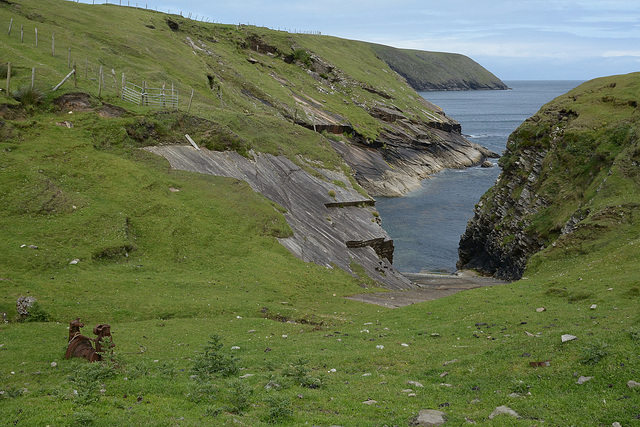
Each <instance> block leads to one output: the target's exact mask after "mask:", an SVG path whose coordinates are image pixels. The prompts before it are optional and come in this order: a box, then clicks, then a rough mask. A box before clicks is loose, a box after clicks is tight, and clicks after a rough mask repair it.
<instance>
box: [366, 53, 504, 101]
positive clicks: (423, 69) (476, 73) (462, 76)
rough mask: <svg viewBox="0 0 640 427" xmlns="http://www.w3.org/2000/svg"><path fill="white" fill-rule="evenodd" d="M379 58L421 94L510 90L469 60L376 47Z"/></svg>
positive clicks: (464, 57)
mask: <svg viewBox="0 0 640 427" xmlns="http://www.w3.org/2000/svg"><path fill="white" fill-rule="evenodd" d="M373 50H374V51H375V52H376V54H377V55H378V56H379V57H380V58H381V59H382V60H383V61H385V62H386V63H387V64H389V66H390V67H391V69H393V70H394V71H396V72H397V73H398V74H400V75H401V76H402V77H404V78H405V79H406V80H407V82H408V83H409V84H410V85H411V87H413V88H414V89H416V90H418V91H429V90H481V89H485V90H496V89H502V90H504V89H508V88H507V85H505V84H504V83H503V82H502V81H500V79H498V78H497V77H496V76H495V75H493V74H492V73H491V72H490V71H488V70H486V69H485V68H483V67H482V66H481V65H480V64H478V63H477V62H475V61H474V60H472V59H471V58H469V57H466V56H464V55H459V54H453V53H442V52H425V51H420V50H410V49H396V48H393V47H389V46H384V45H373Z"/></svg>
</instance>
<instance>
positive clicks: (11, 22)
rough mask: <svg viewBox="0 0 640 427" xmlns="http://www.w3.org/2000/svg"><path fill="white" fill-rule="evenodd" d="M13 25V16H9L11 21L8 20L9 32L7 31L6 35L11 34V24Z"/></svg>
mask: <svg viewBox="0 0 640 427" xmlns="http://www.w3.org/2000/svg"><path fill="white" fill-rule="evenodd" d="M12 25H13V18H11V21H9V32H8V33H7V35H8V36H10V35H11V26H12Z"/></svg>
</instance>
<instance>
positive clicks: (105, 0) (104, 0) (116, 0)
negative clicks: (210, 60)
mask: <svg viewBox="0 0 640 427" xmlns="http://www.w3.org/2000/svg"><path fill="white" fill-rule="evenodd" d="M67 1H70V2H72V3H73V2H75V3H80V1H79V0H67ZM125 1H126V4H124V3H125ZM125 1H123V0H99V1H98V2H96V0H92V3H91V4H92V5H96V4H98V5H100V4H110V5H114V6H123V7H135V8H136V9H144V10H152V11H154V10H155V11H156V12H161V13H167V14H169V15H171V9H169V8H167V11H166V12H165V11H163V10H158V7H157V6H156V7H155V9H153V7H152V8H151V9H149V3H144V8H143V7H142V4H143V3H140V6H138V2H133V1H131V0H125ZM83 3H85V2H83ZM133 3H135V6H134V5H133ZM86 4H88V2H87V3H86ZM174 15H179V16H181V17H183V18H186V19H190V20H192V21H197V22H206V23H212V24H222V22H216V21H215V20H211V18H209V17H206V16H204V15H198V14H196V15H195V17H194V15H193V13H191V12H189V13H188V14H185V15H183V14H182V10H180V11H179V12H176V13H174ZM198 18H199V19H198ZM244 26H254V27H262V28H268V29H270V30H274V31H286V32H288V33H295V34H309V35H316V36H321V35H322V32H321V31H310V30H298V29H294V30H293V31H291V28H280V27H278V28H272V27H268V26H265V25H257V24H250V23H248V22H247V23H238V24H237V27H238V28H242V27H244Z"/></svg>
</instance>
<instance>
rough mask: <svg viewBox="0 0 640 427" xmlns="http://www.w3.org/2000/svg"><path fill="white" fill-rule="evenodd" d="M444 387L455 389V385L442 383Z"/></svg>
mask: <svg viewBox="0 0 640 427" xmlns="http://www.w3.org/2000/svg"><path fill="white" fill-rule="evenodd" d="M440 385H441V386H442V387H453V385H451V384H447V383H441V384H440Z"/></svg>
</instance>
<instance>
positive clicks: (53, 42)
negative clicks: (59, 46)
mask: <svg viewBox="0 0 640 427" xmlns="http://www.w3.org/2000/svg"><path fill="white" fill-rule="evenodd" d="M51 56H56V33H51Z"/></svg>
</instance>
